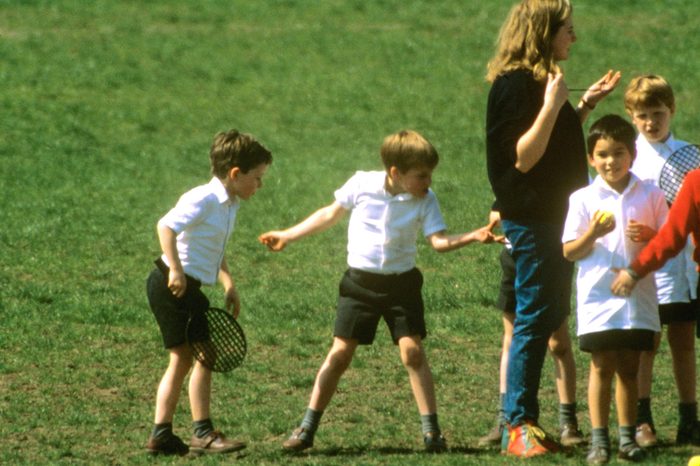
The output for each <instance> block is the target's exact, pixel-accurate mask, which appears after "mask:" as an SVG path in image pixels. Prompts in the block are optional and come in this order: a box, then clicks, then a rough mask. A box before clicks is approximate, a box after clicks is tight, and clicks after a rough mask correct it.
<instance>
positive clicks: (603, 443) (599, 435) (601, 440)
mask: <svg viewBox="0 0 700 466" xmlns="http://www.w3.org/2000/svg"><path fill="white" fill-rule="evenodd" d="M591 446H592V447H603V448H607V449H608V450H610V433H609V432H608V428H607V427H596V428H594V429H591Z"/></svg>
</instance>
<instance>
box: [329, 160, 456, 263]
mask: <svg viewBox="0 0 700 466" xmlns="http://www.w3.org/2000/svg"><path fill="white" fill-rule="evenodd" d="M385 181H386V172H383V171H371V172H364V171H358V172H356V173H355V175H353V176H352V178H350V179H349V180H348V181H347V182H346V183H345V184H344V185H343V186H342V187H341V188H340V189H338V190H337V191H336V192H335V200H336V201H337V202H338V203H339V204H340V205H341V206H342V207H343V208H344V209H347V210H351V211H352V213H351V215H350V223H349V226H348V266H350V267H352V268H355V269H360V270H364V271H367V272H373V273H380V274H393V273H403V272H407V271H409V270H411V269H412V268H414V267H415V266H416V250H417V248H416V240H417V237H418V232H419V231H421V230H422V232H423V236H430V235H432V234H434V233H437V232H440V231H444V230H446V229H447V227H446V225H445V221H444V220H443V218H442V214H441V212H440V206H439V204H438V201H437V198H436V197H435V193H433V191H432V190H428V194H426V196H425V197H422V198H418V197H414V196H412V195H411V194H408V193H401V194H397V195H395V196H394V195H392V194H390V193H389V192H388V191H387V190H386V189H385Z"/></svg>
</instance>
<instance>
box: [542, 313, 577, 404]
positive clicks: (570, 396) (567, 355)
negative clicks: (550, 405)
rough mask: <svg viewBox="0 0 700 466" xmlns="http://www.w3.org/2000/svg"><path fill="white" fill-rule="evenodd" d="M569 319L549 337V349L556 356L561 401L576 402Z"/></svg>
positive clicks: (557, 380)
mask: <svg viewBox="0 0 700 466" xmlns="http://www.w3.org/2000/svg"><path fill="white" fill-rule="evenodd" d="M568 322H569V320H568V319H565V320H564V322H563V323H562V324H561V326H560V327H559V328H558V329H557V330H555V331H554V333H552V336H551V337H549V351H550V353H551V354H552V357H553V358H554V375H555V377H556V384H557V393H558V394H559V403H562V404H569V403H575V402H576V363H575V362H574V352H573V351H572V350H571V337H570V336H569V327H568Z"/></svg>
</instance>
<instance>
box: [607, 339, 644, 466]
mask: <svg viewBox="0 0 700 466" xmlns="http://www.w3.org/2000/svg"><path fill="white" fill-rule="evenodd" d="M640 353H641V351H633V350H621V351H618V352H617V354H618V357H617V369H616V381H617V383H616V386H615V404H616V405H617V424H618V430H619V439H620V448H619V450H618V458H621V459H627V460H631V461H640V460H642V459H643V458H644V457H645V456H646V454H645V452H644V450H642V449H641V448H640V447H639V445H638V444H637V442H636V440H635V423H636V421H637V394H638V393H639V387H638V386H637V383H638V382H637V381H638V375H639V374H638V371H639V357H640Z"/></svg>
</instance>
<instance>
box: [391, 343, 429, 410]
mask: <svg viewBox="0 0 700 466" xmlns="http://www.w3.org/2000/svg"><path fill="white" fill-rule="evenodd" d="M399 350H400V351H401V362H402V363H403V365H404V367H406V370H407V371H408V378H409V380H410V382H411V389H412V390H413V396H414V397H415V399H416V404H417V405H418V412H420V414H421V415H425V414H435V413H436V412H437V402H436V401H435V385H434V383H433V374H432V372H430V365H429V364H428V359H427V357H426V356H425V351H424V350H423V344H422V342H421V338H420V337H419V336H409V337H402V338H399Z"/></svg>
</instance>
